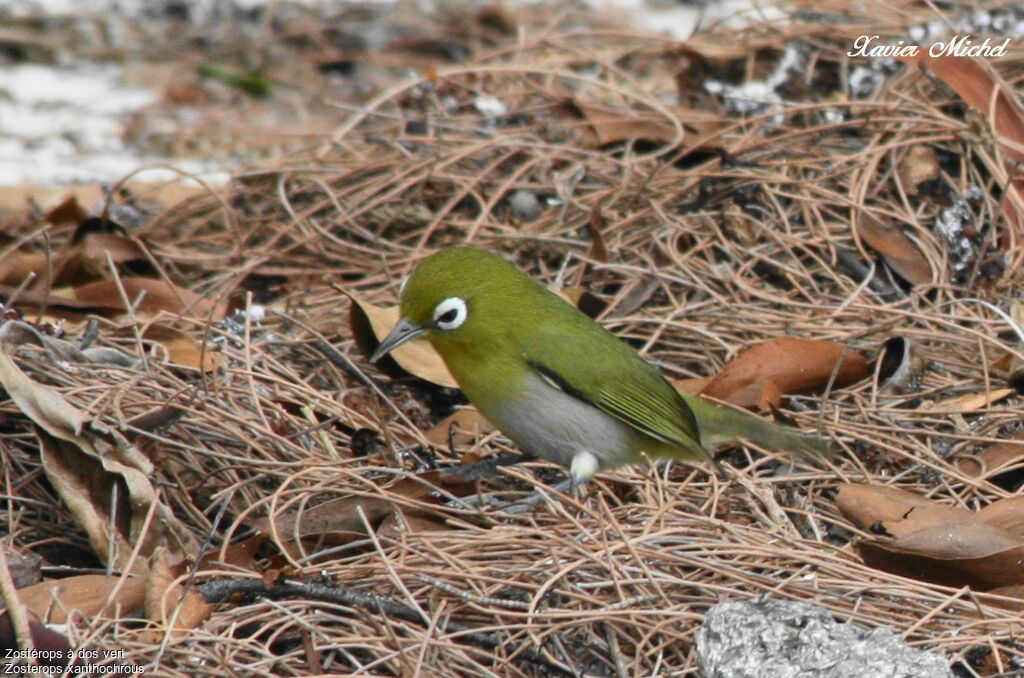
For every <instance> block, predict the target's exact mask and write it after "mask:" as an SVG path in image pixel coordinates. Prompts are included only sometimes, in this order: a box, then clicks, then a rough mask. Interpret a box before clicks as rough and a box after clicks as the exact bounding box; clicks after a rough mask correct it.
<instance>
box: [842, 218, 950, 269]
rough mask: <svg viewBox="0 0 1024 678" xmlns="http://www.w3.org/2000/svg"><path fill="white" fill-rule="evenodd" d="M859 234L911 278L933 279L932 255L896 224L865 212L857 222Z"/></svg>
mask: <svg viewBox="0 0 1024 678" xmlns="http://www.w3.org/2000/svg"><path fill="white" fill-rule="evenodd" d="M857 235H859V236H860V237H861V238H862V239H863V240H864V242H866V243H867V244H868V245H870V246H871V248H872V249H874V250H876V251H877V252H878V253H879V254H881V255H882V258H883V259H885V263H887V264H889V266H890V267H891V268H892V270H894V271H895V272H896V274H897V275H899V276H900V277H901V278H903V279H904V280H906V281H907V282H909V283H911V284H914V285H925V284H928V283H930V282H931V281H932V268H931V266H929V264H928V259H927V258H926V257H925V256H924V254H922V253H921V250H920V249H918V247H917V245H915V244H914V242H913V241H912V240H911V239H910V238H909V237H907V235H906V234H905V233H904V232H903V231H902V230H901V229H900V228H899V226H897V225H896V224H894V223H891V222H889V223H887V222H883V221H881V220H879V219H877V218H876V217H874V216H873V215H871V214H869V213H867V212H862V213H861V215H860V219H859V220H858V222H857Z"/></svg>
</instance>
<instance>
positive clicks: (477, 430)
mask: <svg viewBox="0 0 1024 678" xmlns="http://www.w3.org/2000/svg"><path fill="white" fill-rule="evenodd" d="M492 430H494V427H493V426H491V424H490V422H488V421H487V419H485V418H484V416H483V415H482V414H480V412H479V410H477V409H476V408H475V407H464V408H462V409H460V410H457V411H455V412H453V413H451V414H450V415H448V416H447V417H445V418H444V419H442V420H441V421H439V422H437V423H436V424H434V426H433V427H432V428H431V429H430V430H429V431H427V432H426V433H425V434H424V437H425V438H426V439H427V440H429V441H430V442H432V443H433V444H435V445H438V446H445V445H447V444H448V438H449V436H453V439H454V441H455V444H456V445H464V444H467V443H471V442H473V441H474V440H476V438H477V436H479V435H480V434H482V433H486V432H488V431H492Z"/></svg>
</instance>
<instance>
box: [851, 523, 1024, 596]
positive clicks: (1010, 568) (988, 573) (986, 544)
mask: <svg viewBox="0 0 1024 678" xmlns="http://www.w3.org/2000/svg"><path fill="white" fill-rule="evenodd" d="M857 549H858V551H860V554H861V557H863V559H864V562H865V563H867V564H868V565H870V566H871V567H874V568H876V569H879V570H883V571H885V572H891V573H893V574H898V575H902V576H904V577H910V578H911V579H918V580H921V581H927V582H932V583H935V584H942V585H945V586H953V587H961V586H970V587H971V588H974V589H976V590H980V591H986V590H989V589H993V588H996V587H1002V586H1013V585H1017V584H1022V583H1024V567H1021V565H1020V563H1021V562H1022V561H1024V545H1021V544H1020V542H1019V541H1018V540H1017V539H1015V538H1014V537H1013V535H1011V534H1008V533H1007V532H1005V531H1003V530H1000V529H999V528H997V527H993V526H991V525H985V524H984V523H966V524H961V525H948V526H936V527H930V528H925V529H923V530H918V531H917V532H915V533H913V534H909V535H906V536H904V537H900V538H899V539H895V540H893V541H892V542H891V543H879V542H866V541H865V542H861V543H859V544H858V545H857Z"/></svg>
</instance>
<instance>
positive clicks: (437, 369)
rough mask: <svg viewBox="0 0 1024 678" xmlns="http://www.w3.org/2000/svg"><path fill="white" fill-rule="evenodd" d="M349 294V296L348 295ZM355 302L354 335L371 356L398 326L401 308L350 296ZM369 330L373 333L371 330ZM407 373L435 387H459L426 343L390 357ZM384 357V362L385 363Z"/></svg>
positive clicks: (351, 314) (414, 343)
mask: <svg viewBox="0 0 1024 678" xmlns="http://www.w3.org/2000/svg"><path fill="white" fill-rule="evenodd" d="M346 294H348V293H347V292H346ZM348 298H349V299H351V300H352V304H351V306H350V308H349V323H350V324H351V326H352V334H353V336H354V337H355V340H356V343H357V344H358V345H359V348H360V349H362V350H363V352H365V353H366V355H370V354H371V353H373V350H374V349H375V348H376V347H377V344H379V343H380V340H381V339H383V338H384V337H386V336H387V335H388V332H390V331H391V330H392V328H394V326H395V325H396V324H398V318H399V310H398V307H397V306H387V307H385V306H377V305H376V304H371V303H370V302H368V301H363V300H361V299H359V298H358V297H356V296H355V295H353V294H348ZM368 330H369V331H368ZM388 355H389V356H390V357H391V359H392V360H394V361H395V362H396V363H397V364H398V366H399V367H401V368H402V369H403V370H405V371H406V372H408V373H409V374H412V375H414V376H417V377H419V378H420V379H426V380H427V381H429V382H432V383H434V384H440V385H441V386H447V387H449V388H458V387H459V385H458V383H457V382H456V381H455V377H453V376H452V375H451V372H449V371H448V366H447V365H445V364H444V360H442V359H441V356H440V355H438V354H437V351H435V350H434V349H433V347H432V346H431V345H430V344H429V343H428V342H426V341H410V342H409V343H407V344H403V345H402V346H399V347H398V348H396V349H395V350H394V351H392V352H391V353H389V354H388ZM386 360H387V359H386V358H384V359H382V360H381V361H380V362H381V363H385V361H386Z"/></svg>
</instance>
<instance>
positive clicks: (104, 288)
mask: <svg viewBox="0 0 1024 678" xmlns="http://www.w3.org/2000/svg"><path fill="white" fill-rule="evenodd" d="M122 288H123V289H124V295H123V296H122V293H121V290H122ZM70 296H71V297H72V298H74V299H76V300H77V301H79V302H86V303H89V304H90V305H91V306H92V308H94V309H96V310H97V311H100V310H107V311H112V312H117V313H124V312H126V311H127V309H126V304H125V297H127V301H128V303H130V304H132V307H133V309H134V311H135V312H136V313H146V314H154V315H155V314H156V313H159V312H161V311H162V312H165V313H170V314H172V315H182V316H187V317H190V318H195V319H197V320H202V321H207V320H210V321H212V322H218V321H220V320H223V319H224V316H225V315H226V314H227V308H226V307H225V305H224V304H221V303H218V302H215V301H211V300H209V299H207V298H205V297H204V296H202V295H199V294H196V293H195V292H193V291H192V290H188V289H185V288H184V287H179V286H178V285H175V284H173V283H171V282H168V281H166V280H158V279H156V278H140V277H124V278H121V279H120V280H119V281H117V280H99V281H96V282H91V283H87V284H85V285H81V286H79V287H75V288H74V289H73V290H72V293H71V295H70Z"/></svg>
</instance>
